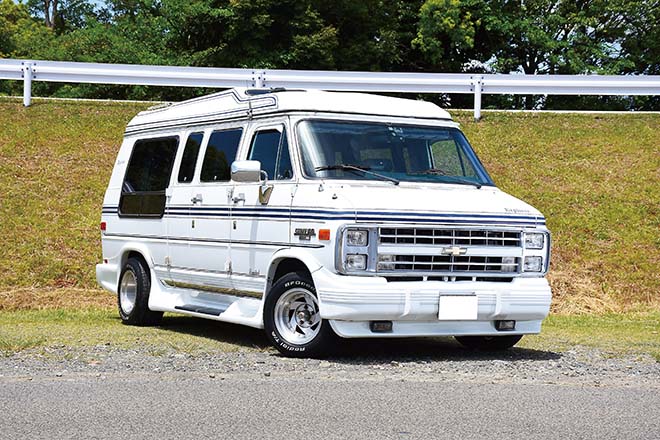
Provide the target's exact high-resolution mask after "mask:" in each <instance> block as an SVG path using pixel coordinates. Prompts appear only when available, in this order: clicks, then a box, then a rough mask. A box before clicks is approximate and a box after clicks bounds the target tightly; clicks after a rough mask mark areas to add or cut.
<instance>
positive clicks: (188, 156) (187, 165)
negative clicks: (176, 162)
mask: <svg viewBox="0 0 660 440" xmlns="http://www.w3.org/2000/svg"><path fill="white" fill-rule="evenodd" d="M202 139H204V133H193V134H191V135H190V136H188V141H187V142H186V148H185V149H184V150H183V157H182V158H181V165H180V166H179V178H178V180H179V182H181V183H190V181H191V180H192V178H193V175H194V174H195V164H196V163H197V155H198V154H199V147H200V146H201V145H202Z"/></svg>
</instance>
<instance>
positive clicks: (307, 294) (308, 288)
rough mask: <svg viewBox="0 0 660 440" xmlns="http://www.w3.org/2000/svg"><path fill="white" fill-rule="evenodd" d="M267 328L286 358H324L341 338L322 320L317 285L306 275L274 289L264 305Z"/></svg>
mask: <svg viewBox="0 0 660 440" xmlns="http://www.w3.org/2000/svg"><path fill="white" fill-rule="evenodd" d="M264 327H265V329H266V334H267V336H268V339H270V341H271V343H272V344H273V345H274V346H275V347H276V348H277V349H278V350H279V351H280V353H282V354H283V355H285V356H291V357H322V356H327V355H328V354H330V353H331V351H332V350H333V349H334V348H335V345H336V342H337V339H338V338H337V335H336V334H335V332H334V331H333V330H332V327H330V323H329V322H328V321H325V320H323V319H321V313H320V310H319V302H318V298H317V297H316V289H315V288H314V284H313V283H312V281H311V280H310V279H309V277H308V276H306V274H304V273H290V274H287V275H285V276H283V277H282V278H280V279H279V280H278V281H277V282H276V283H275V284H274V285H273V287H272V288H271V290H270V292H269V294H268V296H267V297H266V303H265V305H264Z"/></svg>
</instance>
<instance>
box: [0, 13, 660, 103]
mask: <svg viewBox="0 0 660 440" xmlns="http://www.w3.org/2000/svg"><path fill="white" fill-rule="evenodd" d="M26 1H27V3H16V2H14V1H12V0H0V56H1V57H16V58H44V59H53V60H72V61H94V62H109V63H133V64H164V65H195V66H217V67H248V68H285V69H330V70H332V69H337V70H373V71H413V72H414V71H422V72H466V71H482V72H499V73H510V72H521V73H528V74H537V73H538V74H544V73H552V74H557V73H563V74H581V73H610V74H656V75H657V74H660V25H659V24H658V23H660V0H410V1H406V0H361V1H355V0H336V1H327V0H326V1H321V0H280V1H275V0H106V2H105V3H101V2H99V1H97V0H26ZM39 87H42V88H43V90H44V91H45V92H46V93H59V94H62V93H71V94H75V93H78V94H80V93H83V94H89V95H91V96H102V95H108V94H110V95H112V96H117V95H118V96H119V97H121V96H124V97H139V96H145V95H147V96H149V94H150V93H153V95H152V96H153V97H154V98H167V97H172V96H181V94H182V92H180V91H179V92H177V91H176V90H175V89H164V88H160V89H156V88H154V89H149V88H144V87H118V86H112V87H110V86H108V87H106V86H72V85H48V86H45V85H44V86H39ZM78 96H80V95H78ZM492 99H495V98H492ZM498 99H500V104H502V103H504V105H511V106H520V105H522V103H521V101H520V99H518V98H514V99H512V100H510V101H509V102H508V103H506V102H505V101H506V100H507V99H509V98H506V97H505V98H498ZM561 99H564V98H552V99H548V100H536V101H535V103H536V104H535V105H549V104H552V105H560V104H559V103H560V101H561ZM503 100H504V101H503ZM652 101H653V100H650V101H649V100H646V101H645V100H644V99H642V100H638V101H637V102H642V103H644V105H647V104H648V102H652ZM609 102H610V104H611V103H612V102H622V101H620V100H618V98H617V99H615V100H614V101H611V100H610V101H609ZM610 104H607V105H610ZM603 105H605V104H604V101H603ZM626 105H627V104H626ZM635 105H637V104H635Z"/></svg>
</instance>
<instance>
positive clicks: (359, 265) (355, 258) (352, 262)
mask: <svg viewBox="0 0 660 440" xmlns="http://www.w3.org/2000/svg"><path fill="white" fill-rule="evenodd" d="M366 268H367V256H366V255H363V254H348V255H346V269H347V270H365V269H366Z"/></svg>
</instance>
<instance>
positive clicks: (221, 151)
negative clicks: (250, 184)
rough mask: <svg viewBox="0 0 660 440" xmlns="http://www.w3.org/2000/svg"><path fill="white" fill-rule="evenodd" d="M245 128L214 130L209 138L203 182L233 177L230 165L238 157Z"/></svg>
mask: <svg viewBox="0 0 660 440" xmlns="http://www.w3.org/2000/svg"><path fill="white" fill-rule="evenodd" d="M242 134H243V129H242V128H238V129H234V130H224V131H214V132H213V133H212V134H211V137H210V139H209V144H208V146H207V147H206V154H205V155H204V163H203V164H202V174H201V181H202V182H222V181H228V180H230V179H231V172H230V169H229V167H230V166H231V163H232V162H233V161H234V159H235V158H236V150H238V144H239V143H240V141H241V135H242Z"/></svg>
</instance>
